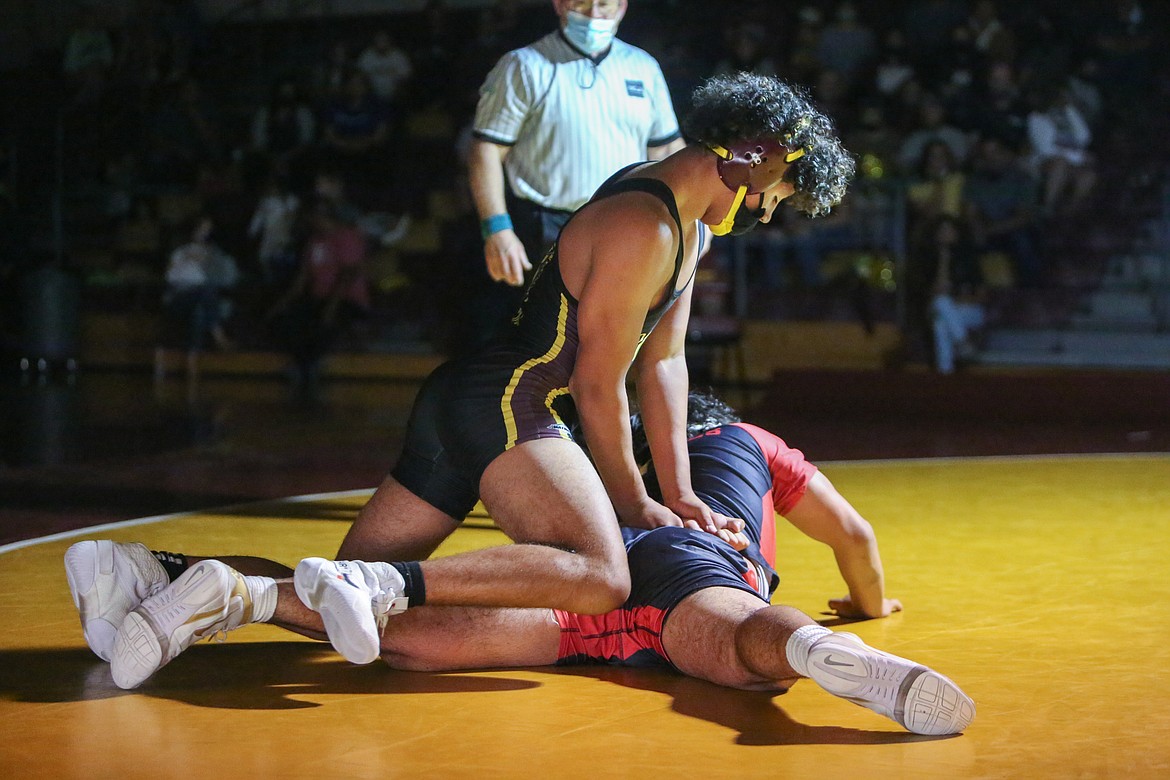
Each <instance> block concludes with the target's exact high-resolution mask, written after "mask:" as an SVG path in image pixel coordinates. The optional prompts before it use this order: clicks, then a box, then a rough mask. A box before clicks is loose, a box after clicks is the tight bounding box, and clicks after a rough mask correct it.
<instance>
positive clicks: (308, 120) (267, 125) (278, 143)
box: [252, 78, 317, 171]
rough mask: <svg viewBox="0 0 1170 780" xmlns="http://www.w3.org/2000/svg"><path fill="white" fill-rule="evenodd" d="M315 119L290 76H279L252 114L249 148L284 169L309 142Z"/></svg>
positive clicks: (314, 132) (314, 129)
mask: <svg viewBox="0 0 1170 780" xmlns="http://www.w3.org/2000/svg"><path fill="white" fill-rule="evenodd" d="M316 128H317V122H316V119H315V118H314V117H313V109H312V108H311V107H310V106H309V104H308V102H307V101H305V100H304V99H302V98H301V95H300V90H299V89H298V87H297V83H296V81H295V80H293V79H288V78H286V79H281V80H280V81H278V82H277V83H276V85H275V87H274V88H273V90H272V95H271V97H270V98H269V99H268V102H267V103H265V104H264V105H262V106H260V107H259V108H257V109H256V113H255V114H253V115H252V147H253V148H254V149H256V150H257V151H260V152H263V153H264V154H265V155H267V156H268V158H269V160H270V161H271V162H272V164H274V165H275V166H276V167H278V168H280V169H281V170H285V171H287V170H288V169H289V168H290V166H291V165H292V164H293V161H294V160H296V158H298V157H299V156H300V155H302V154H303V153H304V152H305V151H306V150H307V149H308V148H309V147H310V145H311V144H312V143H313V140H314V138H315V135H316Z"/></svg>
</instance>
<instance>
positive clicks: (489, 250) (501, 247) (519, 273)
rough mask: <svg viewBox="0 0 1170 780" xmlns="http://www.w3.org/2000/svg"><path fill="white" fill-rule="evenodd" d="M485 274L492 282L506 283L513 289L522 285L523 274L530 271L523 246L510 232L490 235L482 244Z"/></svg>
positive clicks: (514, 234)
mask: <svg viewBox="0 0 1170 780" xmlns="http://www.w3.org/2000/svg"><path fill="white" fill-rule="evenodd" d="M483 256H484V260H485V262H486V263H487V272H488V275H489V276H491V278H492V281H493V282H507V283H508V284H510V285H512V286H513V287H519V286H520V285H522V284H524V272H525V271H531V270H532V263H530V262H528V253H527V252H525V251H524V244H522V243H520V239H519V238H517V237H516V233H515V232H514V231H512V230H501V231H499V232H498V233H492V234H491V235H490V236H488V237H487V240H486V241H484V244H483Z"/></svg>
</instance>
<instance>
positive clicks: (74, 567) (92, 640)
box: [65, 540, 169, 661]
mask: <svg viewBox="0 0 1170 780" xmlns="http://www.w3.org/2000/svg"><path fill="white" fill-rule="evenodd" d="M65 577H66V579H68V580H69V593H70V594H71V595H72V596H73V606H75V607H77V612H78V614H79V615H80V616H81V630H82V631H83V632H84V633H85V641H86V644H88V645H89V647H90V649H91V650H93V651H94V652H95V653H96V654H97V656H98V657H99V658H101V659H102V660H103V661H109V660H110V658H111V654H112V653H113V649H114V636H115V635H116V634H117V633H118V628H119V627H120V626H121V625H122V621H123V620H124V619H125V617H126V615H127V614H128V613H129V612H130V610H132V609H134V608H135V607H137V606H138V605H139V604H141V603H142V602H143V600H145V599H147V598H149V597H151V596H153V595H154V594H156V593H158V592H159V591H160V590H162V589H163V588H165V587H166V586H167V583H168V582H169V579H168V577H167V573H166V570H165V569H163V567H162V564H161V563H159V562H158V560H156V559H155V557H154V554H153V553H151V552H150V550H148V549H147V548H146V546H145V545H141V544H136V543H135V544H120V543H118V542H111V541H106V540H102V541H96V542H95V541H85V542H78V543H77V544H75V545H73V546H72V547H70V548H69V549H68V550H66V551H65Z"/></svg>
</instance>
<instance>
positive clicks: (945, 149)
mask: <svg viewBox="0 0 1170 780" xmlns="http://www.w3.org/2000/svg"><path fill="white" fill-rule="evenodd" d="M965 181H966V175H965V174H964V173H963V169H962V168H961V167H960V166H959V163H958V161H957V160H956V159H955V153H954V151H953V150H952V149H951V147H950V146H949V145H948V144H947V143H946V142H945V141H942V140H934V141H931V142H929V143H928V144H927V145H926V147H925V148H924V149H923V150H922V157H921V159H920V160H919V162H918V169H917V171H916V172H915V174H914V175H913V176H912V177H911V178H910V184H909V186H908V187H907V188H906V207H907V211H908V222H909V225H908V229H909V233H910V242H911V246H914V245H915V244H917V243H919V242H920V241H921V240H922V239H923V238H924V236H923V234H922V232H921V231H922V229H923V228H924V227H926V226H928V225H930V224H931V223H933V222H935V221H936V220H938V218H939V217H943V216H946V217H950V218H951V219H958V218H959V217H961V216H962V213H963V186H964V183H965Z"/></svg>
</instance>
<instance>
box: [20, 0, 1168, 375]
mask: <svg viewBox="0 0 1170 780" xmlns="http://www.w3.org/2000/svg"><path fill="white" fill-rule="evenodd" d="M114 7H116V8H118V9H121V12H120V13H113V12H111V11H110V8H114ZM552 18H553V16H552V10H551V8H548V7H546V6H544V5H521V4H517V3H515V2H511V1H510V0H499V1H498V2H495V3H494V4H490V5H485V6H484V7H482V8H478V7H477V8H463V7H460V8H457V9H456V8H448V7H446V6H445V4H444V3H443V2H442V0H431V1H430V2H427V3H426V6H425V8H424V9H423V10H422V11H418V12H412V13H400V14H390V13H388V14H385V15H381V16H376V17H360V18H357V19H352V18H338V19H324V20H312V21H300V22H298V21H295V20H287V21H281V22H269V23H265V24H261V23H247V24H244V23H235V24H231V23H223V22H220V23H217V24H210V23H209V22H207V21H206V20H205V19H203V18H202V17H201V16H200V15H199V13H198V11H197V8H196V5H195V4H194V3H192V2H189V1H187V0H127V1H126V2H121V3H118V4H116V6H115V5H114V4H110V5H109V7H106V5H104V4H102V3H100V2H95V3H91V4H89V5H83V4H79V5H78V7H77V13H76V17H75V21H74V23H73V25H72V28H71V31H70V32H69V34H68V36H67V37H66V39H65V40H64V42H63V46H62V48H61V49H60V50H59V51H53V52H47V53H45V54H44V56H43V57H40V58H34V61H33V62H31V63H30V64H29V66H28V67H27V68H25V69H24V70H22V71H20V72H18V73H10V74H7V76H6V78H5V82H6V83H8V84H10V85H14V86H12V87H10V90H9V91H10V92H12V93H13V94H14V95H15V96H16V97H15V99H14V101H15V104H16V105H25V106H27V107H28V111H27V112H22V113H21V112H18V113H14V114H13V115H12V116H10V117H9V118H7V119H5V120H0V122H3V124H0V247H3V254H4V257H5V260H4V263H5V267H4V269H3V271H2V273H3V274H4V275H5V277H6V278H7V277H13V278H14V277H15V276H16V275H18V274H19V273H21V269H22V268H27V267H28V266H30V265H35V264H36V263H39V262H44V260H45V259H46V258H47V257H50V256H51V253H50V252H49V251H47V248H46V246H47V245H46V242H45V241H44V240H43V239H42V240H41V241H40V242H39V243H38V239H37V236H36V234H35V233H36V221H35V220H31V221H30V220H27V219H25V220H20V219H17V218H16V216H15V215H17V214H20V213H22V210H23V213H25V214H27V213H29V212H31V211H36V210H38V209H40V208H41V206H43V205H45V204H47V203H49V201H50V200H51V198H52V194H51V192H50V191H51V190H52V187H53V184H54V182H58V181H59V183H60V184H61V186H62V187H64V189H65V190H67V192H68V193H69V195H70V198H67V199H65V201H64V203H65V206H64V208H65V209H66V211H68V210H69V209H70V208H72V209H73V210H74V211H75V212H76V211H87V213H90V214H91V218H90V219H89V221H88V222H85V223H84V225H82V226H77V227H73V226H72V224H73V223H69V224H70V225H71V227H70V228H69V231H70V235H69V236H68V245H69V246H70V247H71V248H73V247H79V246H82V245H84V244H85V242H86V241H89V242H90V244H91V245H98V246H99V247H101V248H103V249H105V250H106V251H105V253H104V254H102V257H105V258H106V259H107V260H106V263H105V265H101V266H99V267H96V268H90V269H88V270H89V272H90V273H91V276H97V277H99V278H104V279H105V280H106V282H110V281H111V279H115V280H119V281H121V282H126V283H134V282H140V283H142V284H145V285H147V287H148V288H149V283H150V282H151V281H152V280H154V281H157V283H158V289H160V290H161V291H162V292H160V295H159V301H160V303H161V302H162V301H163V300H165V302H166V303H165V309H164V310H165V311H167V312H170V314H171V315H172V316H174V315H177V316H179V318H180V319H181V320H182V327H180V328H179V329H178V331H179V332H180V333H181V338H182V339H183V340H184V341H185V343H186V344H187V345H188V346H190V345H191V344H192V343H195V344H198V345H200V346H202V345H203V344H205V343H206V344H214V345H218V346H219V347H220V348H230V347H231V346H232V345H233V344H235V343H239V342H243V343H246V344H272V343H274V338H275V337H274V335H273V334H274V332H275V329H274V328H272V327H269V326H270V325H271V324H272V323H273V322H274V321H276V320H277V318H278V317H277V315H278V314H280V315H281V316H286V317H287V316H289V313H290V312H292V311H294V310H296V307H295V306H294V305H293V302H294V300H300V299H301V298H303V296H306V295H308V296H310V297H311V293H312V290H313V289H314V284H313V283H312V276H311V274H310V275H309V276H308V277H306V276H305V272H304V269H305V268H306V263H308V264H309V266H308V267H309V268H312V267H313V266H312V264H313V263H316V264H317V265H318V266H320V265H321V258H322V257H323V256H324V255H328V254H329V253H333V254H334V255H336V254H337V253H341V254H344V255H345V258H344V259H338V258H337V257H333V259H331V260H329V261H328V264H332V266H336V268H347V269H348V268H351V267H352V268H356V269H362V268H365V270H364V271H360V270H359V271H353V273H355V274H357V276H355V281H354V288H353V290H351V291H350V292H347V294H346V296H345V297H346V305H345V306H344V307H342V308H343V309H344V310H345V311H347V312H348V315H347V316H346V317H344V318H342V319H344V323H341V322H339V321H338V320H339V318H338V314H337V312H338V311H339V308H338V303H337V302H333V303H329V302H327V301H326V302H321V301H318V302H317V305H316V308H315V309H313V311H314V312H315V313H313V314H309V313H307V312H306V313H304V314H303V316H302V320H303V322H310V323H316V324H317V325H319V326H320V325H321V323H322V321H323V320H322V318H323V317H324V318H325V319H327V320H329V321H330V326H331V327H333V326H334V325H336V326H337V327H336V328H334V330H338V331H340V330H346V331H347V332H349V333H350V334H351V335H352V334H353V333H354V332H355V330H354V329H355V326H356V332H357V333H358V334H359V336H360V334H361V333H362V330H361V323H362V321H363V319H366V318H368V316H369V309H370V308H371V307H373V308H375V309H376V308H378V307H379V306H383V307H388V308H392V309H395V308H396V309H401V310H403V311H408V310H410V309H411V307H414V311H413V312H411V314H412V315H413V316H416V317H421V319H423V320H424V321H425V322H424V327H425V328H427V329H430V330H428V333H429V335H430V336H431V337H433V338H435V339H436V340H438V341H439V342H440V344H439V346H440V347H443V346H445V345H444V344H443V343H441V342H443V340H444V339H447V340H450V339H452V338H454V339H457V338H458V327H457V325H452V322H453V321H457V320H458V319H459V311H460V307H461V306H463V305H465V303H466V301H468V300H471V298H472V291H473V290H474V288H475V286H476V285H482V284H488V283H490V282H489V281H488V280H487V279H486V275H485V274H484V272H483V270H482V251H481V247H480V244H479V241H480V239H479V236H478V230H477V227H476V219H475V214H474V211H473V210H471V208H470V204H469V202H468V200H467V193H466V183H465V174H464V166H463V163H462V160H461V150H463V149H465V147H466V143H467V138H468V135H467V134H468V127H469V123H470V120H471V116H472V113H473V111H474V106H475V101H476V98H477V89H478V87H479V85H480V83H481V81H482V79H483V77H484V76H485V75H486V73H487V72H488V70H489V69H490V67H491V65H492V64H493V63H494V62H495V60H496V59H497V58H498V57H499V56H500V55H501V54H503V53H504V52H505V51H507V50H509V49H511V48H515V47H517V46H521V45H523V44H525V43H527V42H530V41H531V40H534V39H535V38H537V37H539V36H540V35H541V34H543V33H544V32H545V31H546V30H547V29H548V27H549V24H550V22H551V21H552ZM1166 25H1167V19H1166V18H1165V9H1164V8H1162V7H1161V4H1157V3H1152V2H1142V1H1141V0H1063V1H1062V2H1056V1H1054V0H1035V1H1034V2H1028V3H1006V2H997V0H906V1H905V2H894V1H893V0H866V2H860V1H858V0H800V1H797V2H771V1H765V0H756V1H747V0H743V1H740V2H732V1H729V2H726V3H720V4H718V9H717V10H716V9H714V8H713V7H712V6H711V5H710V4H700V3H690V2H683V0H631V3H630V10H629V12H628V14H627V17H626V19H625V21H624V22H623V24H622V26H621V28H620V30H619V33H618V35H619V37H621V38H623V39H624V40H627V41H629V42H630V43H633V44H635V45H638V46H641V47H642V48H645V49H647V50H648V51H649V52H651V53H652V54H654V55H655V56H656V57H657V58H658V60H659V62H660V63H661V65H662V69H663V71H664V73H665V75H666V78H667V80H668V83H669V85H670V88H671V92H672V96H673V99H674V101H675V108H676V110H677V112H678V113H679V114H680V115H681V114H683V113H685V111H686V108H687V103H688V96H689V94H690V91H691V90H692V89H693V87H694V86H696V85H697V84H698V83H699V82H700V81H701V80H702V79H703V78H705V77H706V76H708V75H710V74H712V73H717V72H727V71H735V70H752V71H757V72H764V73H772V74H777V75H780V76H782V77H784V78H787V79H789V80H791V81H794V82H798V83H800V84H804V85H807V87H808V88H809V90H810V92H811V94H812V97H813V99H814V100H815V101H816V102H817V104H818V105H819V106H821V107H822V108H823V109H824V110H825V112H826V113H827V114H829V115H830V116H831V117H833V118H834V120H835V121H836V122H837V124H838V127H839V130H840V133H841V136H842V138H843V139H844V142H845V145H846V147H847V148H848V149H849V150H850V151H852V152H853V153H854V154H855V155H856V156H857V158H858V161H859V166H858V168H859V179H858V181H857V182H856V183H855V185H854V188H853V192H852V193H851V195H850V196H849V198H847V200H846V203H845V204H844V205H843V207H842V208H840V209H838V210H837V211H836V213H835V214H834V215H833V216H831V217H830V218H828V219H824V220H817V221H809V220H806V219H804V218H800V217H797V216H796V215H794V214H792V215H786V216H785V218H784V219H782V220H778V221H777V224H773V225H769V226H767V227H766V228H764V229H762V230H761V231H759V233H760V237H759V239H758V240H757V241H756V242H755V244H754V246H753V252H754V253H755V254H754V255H753V258H754V264H753V273H754V274H757V276H758V280H759V285H757V288H758V289H759V290H763V291H775V292H776V293H777V300H780V298H779V293H781V292H783V291H785V290H792V289H797V290H804V289H811V290H815V289H820V288H824V287H825V286H827V285H831V284H832V283H833V273H834V271H833V267H832V265H831V263H828V262H827V260H828V259H829V258H831V257H833V256H834V253H840V252H842V251H847V250H857V249H865V250H869V251H872V250H875V249H878V250H882V251H886V252H889V251H890V246H891V242H892V239H891V236H892V235H893V234H894V233H898V234H899V235H900V236H901V241H902V242H903V247H904V249H903V251H902V255H903V257H901V258H900V260H901V261H902V262H904V263H905V264H906V267H905V268H904V269H901V270H900V271H899V279H900V281H901V283H902V285H903V286H904V290H903V294H904V296H905V301H906V305H907V311H908V315H907V317H906V318H905V321H904V323H903V324H904V325H905V326H906V327H907V328H909V329H911V330H915V331H919V330H920V331H922V332H924V333H928V334H933V336H930V337H931V338H942V337H941V336H940V335H939V334H940V333H958V334H959V335H958V336H957V337H956V338H954V339H951V340H950V348H951V351H952V355H955V354H957V355H959V356H960V357H961V355H962V353H963V351H964V350H966V349H969V348H970V344H969V343H967V342H968V341H969V339H968V330H971V329H977V327H978V324H980V323H982V322H983V321H984V319H985V316H984V315H985V312H983V311H982V307H983V302H984V296H985V290H986V288H987V286H988V285H989V284H995V285H1001V286H1015V287H1043V286H1045V285H1050V284H1055V283H1059V278H1058V272H1059V266H1060V263H1061V262H1062V255H1061V253H1062V252H1065V251H1066V249H1067V244H1066V243H1065V242H1064V241H1065V240H1066V239H1067V237H1068V235H1069V234H1070V231H1073V232H1074V233H1075V231H1076V229H1077V227H1078V226H1081V225H1084V224H1085V223H1087V222H1092V221H1093V220H1094V219H1098V218H1100V217H1101V212H1100V207H1101V205H1102V204H1103V203H1105V204H1107V203H1109V202H1111V201H1112V200H1114V199H1115V190H1116V188H1117V187H1118V186H1120V185H1121V184H1122V182H1121V180H1119V179H1117V174H1116V170H1117V168H1118V166H1119V165H1122V164H1126V163H1128V162H1129V161H1130V160H1132V159H1139V160H1140V159H1142V158H1141V157H1140V155H1139V156H1138V157H1136V158H1135V157H1134V156H1133V155H1134V149H1135V147H1140V146H1141V143H1142V142H1143V141H1144V140H1146V137H1145V136H1144V135H1143V133H1148V131H1149V129H1150V128H1151V127H1154V126H1156V120H1158V119H1160V118H1161V117H1160V114H1161V112H1160V106H1163V105H1164V104H1165V100H1166V96H1167V90H1168V87H1167V81H1166V77H1167V72H1166V68H1165V65H1166V47H1165V45H1164V38H1165V34H1164V32H1163V34H1162V35H1161V36H1158V35H1157V34H1156V33H1157V32H1158V31H1164V30H1165V29H1167V26H1166ZM468 31H472V32H471V33H469V32H468ZM10 104H12V103H11V102H10ZM49 139H55V141H54V142H50V140H49ZM1159 140H1162V139H1159ZM1163 150H1164V147H1163ZM17 151H19V152H20V154H19V157H18V160H19V166H17V165H16V164H15V162H14V158H17V154H16V152H17ZM58 157H60V159H58ZM1164 162H1165V161H1164V160H1163V161H1162V164H1163V165H1164ZM55 166H59V168H60V169H61V170H63V171H65V173H62V174H60V175H59V176H58V177H54V176H53V175H52V171H53V170H54V168H55ZM435 192H441V193H449V194H450V196H451V197H448V198H445V199H439V200H436V199H435V198H433V197H431V195H432V193H435ZM437 204H438V205H437ZM436 210H438V211H441V212H442V213H438V214H436V213H434V212H435V211H436ZM426 219H434V220H437V221H438V222H439V223H440V224H441V225H442V230H441V238H440V247H439V249H438V251H436V252H433V253H432V256H431V257H429V258H427V259H426V260H425V262H416V263H414V264H411V263H410V262H405V263H403V262H399V264H398V265H397V266H396V267H395V269H394V272H393V274H392V275H393V276H394V278H395V279H402V278H405V280H406V281H405V282H404V284H405V286H406V289H407V290H409V291H411V292H410V293H409V294H407V295H401V294H399V296H398V298H396V299H393V300H384V298H385V296H387V295H390V294H391V293H392V292H394V291H395V290H398V291H399V293H401V289H402V288H401V284H397V283H396V284H390V283H388V282H387V281H386V279H385V278H380V277H379V275H378V272H376V271H374V270H371V269H370V268H369V267H368V266H365V265H364V264H366V263H367V260H368V258H369V257H370V256H372V255H373V254H376V253H378V252H379V251H382V250H384V249H385V248H386V247H393V246H394V245H395V244H397V243H398V242H400V241H401V240H402V239H403V238H404V237H405V236H406V235H407V234H408V233H409V232H410V230H411V220H414V223H415V225H417V224H419V222H420V221H422V220H426ZM46 230H48V228H46ZM339 230H343V231H346V233H347V235H348V234H349V233H354V234H356V235H359V236H360V237H361V240H360V241H359V242H358V243H357V244H354V243H353V242H352V241H349V240H348V239H345V240H343V239H338V238H336V237H335V236H334V237H330V236H333V234H334V233H336V231H339ZM85 231H88V233H86V234H85V235H84V236H83V235H82V234H83V233H85ZM103 242H104V245H103ZM192 245H196V246H202V247H204V248H205V250H201V251H202V254H199V253H195V254H193V252H192V248H191V247H192ZM209 246H212V247H214V251H207V250H206V247H209ZM66 254H67V255H69V257H67V258H66V262H67V263H69V262H73V263H74V264H75V265H76V262H75V261H74V260H73V259H72V258H73V257H74V255H75V254H76V253H74V252H72V251H70V252H68V253H66ZM196 255H198V256H199V257H208V258H214V260H208V264H209V265H207V267H206V268H204V269H203V271H202V276H200V274H199V273H195V272H193V271H192V268H193V266H192V265H191V258H192V257H194V256H196ZM224 258H228V259H229V260H230V261H231V262H230V265H229V264H228V263H226V262H225V261H224ZM184 263H186V266H185V267H184V265H183V264H184ZM712 263H713V264H714V265H716V266H718V265H719V264H720V263H724V264H725V263H726V258H725V257H724V256H722V255H721V254H720V253H719V252H716V257H715V258H714V259H713V260H712ZM211 266H214V268H212V267H211ZM332 266H331V267H332ZM225 269H228V270H225ZM82 270H86V269H82ZM335 270H336V269H335ZM229 271H230V272H229ZM347 272H348V271H347ZM103 274H104V277H102V275H103ZM384 276H385V274H384ZM359 277H360V278H359ZM196 288H198V290H199V292H197V293H196V292H195V289H196ZM209 296H210V297H209ZM420 301H422V302H425V303H426V305H421V304H420ZM191 312H196V313H197V317H198V323H197V324H196V325H194V326H192V320H191ZM325 312H328V313H329V314H328V316H326V315H325ZM943 312H946V313H947V316H945V317H944V316H943V314H942V313H943ZM955 312H966V314H965V315H963V316H958V315H955ZM943 320H945V321H943ZM940 322H941V324H940ZM956 323H966V325H965V326H964V328H963V329H960V330H958V331H956V330H955V327H957V325H956ZM4 325H5V326H6V329H7V328H8V327H10V326H11V323H4ZM342 325H344V328H342V327H341V326H342ZM192 327H194V330H193V331H192V330H190V328H192ZM940 327H941V328H943V330H941V331H940ZM436 329H437V331H438V332H437V333H436V332H434V331H435V330H436ZM282 330H283V332H284V333H286V334H287V333H288V332H289V329H288V328H287V327H284V328H283V329H282ZM292 330H297V329H296V328H293V329H292ZM365 332H366V333H367V335H368V333H369V331H368V330H367V331H365ZM336 335H338V334H337V333H334V336H336ZM310 341H311V339H310ZM330 343H332V342H331V340H330ZM285 346H286V347H288V348H289V349H292V350H294V351H295V350H296V349H298V348H301V349H305V348H308V347H306V346H305V345H304V344H301V345H300V347H297V346H290V345H287V344H286V345H285ZM311 348H312V349H325V348H327V347H326V346H324V345H313V346H312V347H311ZM952 359H953V358H952ZM940 367H941V366H940Z"/></svg>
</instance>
